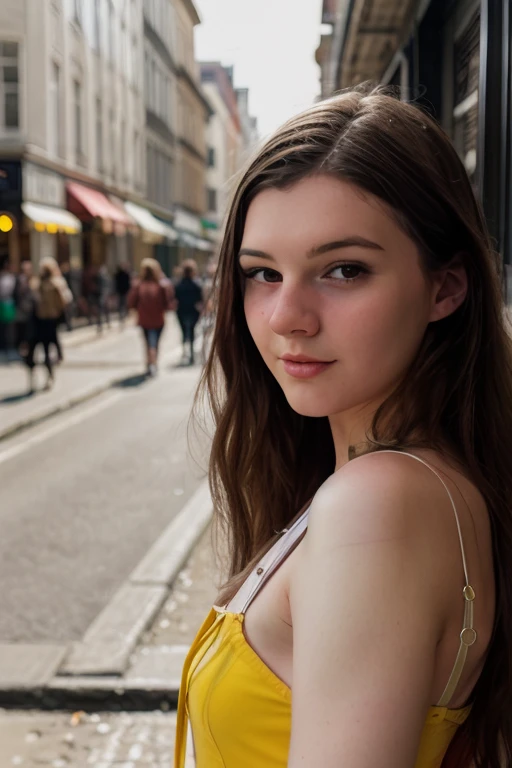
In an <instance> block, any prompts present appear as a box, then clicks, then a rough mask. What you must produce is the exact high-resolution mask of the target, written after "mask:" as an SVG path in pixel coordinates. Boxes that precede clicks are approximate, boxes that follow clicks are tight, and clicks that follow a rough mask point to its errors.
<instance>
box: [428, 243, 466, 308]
mask: <svg viewBox="0 0 512 768" xmlns="http://www.w3.org/2000/svg"><path fill="white" fill-rule="evenodd" d="M467 292H468V276H467V273H466V268H465V266H464V264H463V261H462V258H461V257H460V256H457V257H455V259H454V260H453V261H452V262H451V263H450V264H449V266H447V267H444V269H441V270H439V271H438V272H436V273H435V274H434V279H433V281H432V306H431V310H430V317H429V321H430V322H431V323H434V322H436V321H437V320H443V318H445V317H448V316H449V315H451V314H453V313H454V312H455V310H457V309H458V308H459V307H460V305H461V304H462V303H463V301H464V299H465V298H466V295H467Z"/></svg>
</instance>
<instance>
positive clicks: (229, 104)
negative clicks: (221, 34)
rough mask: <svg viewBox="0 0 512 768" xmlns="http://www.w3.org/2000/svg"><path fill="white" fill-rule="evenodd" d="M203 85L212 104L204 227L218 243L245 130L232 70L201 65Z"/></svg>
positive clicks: (208, 139)
mask: <svg viewBox="0 0 512 768" xmlns="http://www.w3.org/2000/svg"><path fill="white" fill-rule="evenodd" d="M200 67H201V83H202V86H203V91H204V93H205V95H206V98H207V99H208V102H209V103H210V104H211V106H212V109H213V115H212V116H211V117H210V121H209V123H208V129H207V132H206V139H207V155H208V168H207V174H206V180H207V188H206V197H207V212H206V216H205V218H204V220H203V226H204V227H205V228H207V229H208V231H209V233H210V237H211V239H212V240H215V241H216V242H217V243H218V242H219V240H220V235H221V230H222V225H223V222H224V216H225V213H226V207H227V204H228V199H229V195H230V192H231V188H232V185H233V182H234V178H235V175H236V172H237V171H238V169H239V167H240V163H241V158H242V146H243V137H242V128H241V124H240V117H239V114H238V104H237V98H236V93H235V89H234V88H233V68H232V67H223V66H222V64H221V63H220V62H202V63H201V65H200Z"/></svg>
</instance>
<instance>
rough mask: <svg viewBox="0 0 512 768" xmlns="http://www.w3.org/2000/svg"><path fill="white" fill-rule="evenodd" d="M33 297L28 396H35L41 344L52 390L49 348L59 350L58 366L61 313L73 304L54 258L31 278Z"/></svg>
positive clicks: (42, 265)
mask: <svg viewBox="0 0 512 768" xmlns="http://www.w3.org/2000/svg"><path fill="white" fill-rule="evenodd" d="M29 286H30V291H31V293H32V297H33V313H34V314H33V318H32V328H31V335H30V338H29V342H28V352H27V356H26V358H25V362H26V364H27V366H28V369H29V376H30V378H29V393H33V392H34V369H35V365H36V364H35V360H34V353H35V350H36V348H37V347H38V346H39V344H41V345H42V346H43V350H44V364H45V366H46V369H47V371H48V378H47V380H46V385H45V389H50V388H51V387H52V386H53V383H54V372H53V364H52V359H51V357H50V346H51V345H52V344H53V345H54V346H55V348H56V350H57V356H58V359H59V362H60V361H61V360H62V349H61V346H60V342H59V337H58V327H59V321H60V318H61V317H62V313H63V312H64V310H65V309H66V307H67V306H69V304H70V303H71V301H72V300H73V295H72V293H71V291H70V290H69V288H68V285H67V283H66V281H65V280H64V278H63V277H62V273H61V271H60V267H59V265H58V263H57V261H56V260H55V259H54V258H52V257H51V256H47V257H46V258H44V259H42V260H41V263H40V265H39V276H38V277H32V278H31V279H30V282H29Z"/></svg>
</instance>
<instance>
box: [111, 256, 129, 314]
mask: <svg viewBox="0 0 512 768" xmlns="http://www.w3.org/2000/svg"><path fill="white" fill-rule="evenodd" d="M131 284H132V278H131V274H130V267H129V266H128V264H127V263H126V262H121V264H119V266H118V267H117V270H116V273H115V288H116V295H117V309H118V312H119V322H120V324H121V326H123V325H124V321H125V320H126V315H127V313H128V294H129V293H130V288H131Z"/></svg>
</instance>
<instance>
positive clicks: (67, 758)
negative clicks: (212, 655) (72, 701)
mask: <svg viewBox="0 0 512 768" xmlns="http://www.w3.org/2000/svg"><path fill="white" fill-rule="evenodd" d="M213 574H215V576H213V578H212V575H213ZM219 579H220V576H219V574H218V569H217V568H216V566H215V559H214V557H213V552H212V548H211V529H210V528H208V529H207V530H206V532H205V533H204V534H203V536H202V538H201V540H200V541H199V542H198V544H197V546H196V548H195V549H194V552H193V553H192V555H191V556H190V558H189V560H188V562H187V564H186V566H185V567H184V568H183V570H182V571H181V572H180V574H179V576H178V578H177V579H176V583H175V585H174V586H173V589H172V590H171V593H170V594H169V598H168V599H167V601H166V603H165V605H164V606H163V607H162V610H161V611H160V613H159V615H158V616H157V617H156V619H155V621H154V623H153V626H152V627H150V628H149V629H148V631H147V632H146V633H145V635H144V637H143V638H142V646H141V648H140V653H141V654H144V653H145V652H146V651H148V652H149V651H150V650H151V649H152V648H155V647H161V648H162V649H165V647H169V646H173V645H176V644H183V645H185V646H188V645H190V643H191V642H192V640H193V637H194V635H195V633H196V631H197V629H198V627H199V625H200V624H201V623H202V622H203V620H204V617H205V615H206V613H207V611H208V609H209V607H210V605H211V603H212V602H213V600H214V599H215V596H216V585H218V584H219ZM175 728H176V715H175V713H174V712H167V711H155V712H136V713H133V712H130V713H112V712H97V713H93V714H85V713H83V712H76V713H71V712H51V713H50V712H40V711H35V710H34V711H28V712H25V711H7V710H1V709H0V768H10V767H11V766H16V765H19V766H22V768H45V766H46V768H49V767H51V768H89V767H90V766H94V768H143V767H144V766H146V768H172V765H173V750H174V740H175ZM187 747H188V750H189V756H188V758H187V763H186V768H193V767H194V760H193V757H192V754H190V752H191V742H190V741H189V743H188V745H187Z"/></svg>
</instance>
